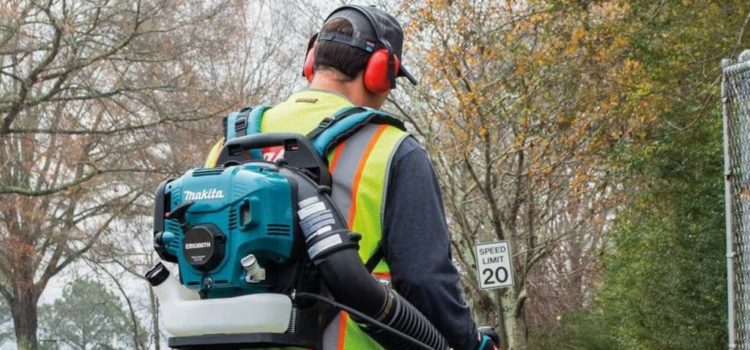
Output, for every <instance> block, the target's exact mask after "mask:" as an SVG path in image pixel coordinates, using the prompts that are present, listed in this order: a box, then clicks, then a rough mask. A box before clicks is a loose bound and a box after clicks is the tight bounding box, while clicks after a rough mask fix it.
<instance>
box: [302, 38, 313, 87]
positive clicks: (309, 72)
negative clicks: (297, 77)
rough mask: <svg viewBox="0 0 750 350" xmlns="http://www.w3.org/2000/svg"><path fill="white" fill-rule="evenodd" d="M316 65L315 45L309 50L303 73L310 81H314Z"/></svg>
mask: <svg viewBox="0 0 750 350" xmlns="http://www.w3.org/2000/svg"><path fill="white" fill-rule="evenodd" d="M314 67H315V45H313V47H312V48H311V49H310V50H309V51H307V56H305V67H304V69H303V70H302V74H303V75H304V76H305V79H307V82H308V83H311V82H312V78H313V73H314V69H313V68H314Z"/></svg>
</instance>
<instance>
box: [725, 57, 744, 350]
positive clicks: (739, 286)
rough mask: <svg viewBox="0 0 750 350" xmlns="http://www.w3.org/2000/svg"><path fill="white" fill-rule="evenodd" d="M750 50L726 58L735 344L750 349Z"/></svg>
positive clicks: (732, 334) (730, 276) (732, 332)
mask: <svg viewBox="0 0 750 350" xmlns="http://www.w3.org/2000/svg"><path fill="white" fill-rule="evenodd" d="M744 57H747V58H750V51H746V52H745V53H743V54H742V55H740V60H738V61H739V62H737V63H735V62H733V61H732V60H724V61H723V62H722V68H723V79H722V86H721V93H722V101H723V105H724V106H723V107H724V164H725V166H724V169H725V175H726V221H727V274H728V275H727V282H728V302H729V305H728V306H729V314H728V321H729V349H747V350H750V59H747V60H743V58H744Z"/></svg>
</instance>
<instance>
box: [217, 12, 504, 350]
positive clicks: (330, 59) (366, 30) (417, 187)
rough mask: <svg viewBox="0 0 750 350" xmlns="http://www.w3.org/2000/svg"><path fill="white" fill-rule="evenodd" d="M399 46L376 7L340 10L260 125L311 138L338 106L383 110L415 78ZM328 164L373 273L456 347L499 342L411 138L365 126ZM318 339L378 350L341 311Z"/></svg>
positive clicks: (276, 152)
mask: <svg viewBox="0 0 750 350" xmlns="http://www.w3.org/2000/svg"><path fill="white" fill-rule="evenodd" d="M402 44H403V32H402V29H401V27H400V25H399V24H398V22H397V21H396V20H395V19H394V18H393V17H392V16H391V15H389V14H387V13H385V12H383V11H381V10H379V9H376V8H374V7H362V6H344V7H341V8H338V9H336V10H335V11H333V12H332V13H331V15H329V16H328V18H327V19H326V22H325V24H324V25H323V27H322V29H321V31H320V33H319V34H317V35H316V36H314V37H313V38H312V39H311V40H310V44H309V47H308V55H307V57H306V62H305V68H304V74H305V76H306V77H307V78H308V80H309V81H310V87H309V89H307V90H305V91H302V92H298V93H295V94H293V95H292V96H291V97H290V98H289V99H288V100H287V101H285V102H282V103H281V104H279V105H277V106H275V107H273V108H271V109H269V110H267V111H266V112H265V113H264V115H263V119H262V122H261V131H262V132H278V131H292V132H297V133H301V134H308V133H309V132H310V131H312V130H314V129H315V128H316V127H318V126H319V125H320V124H321V121H323V120H324V119H325V118H327V117H330V116H331V115H333V114H334V113H335V112H336V111H338V110H340V109H342V108H345V107H350V106H361V107H369V108H373V109H378V108H380V107H382V106H383V104H384V102H385V100H386V98H387V97H388V94H389V93H390V90H391V89H392V88H395V79H396V77H397V76H399V77H406V78H407V79H408V80H409V81H410V82H411V83H412V84H416V80H415V79H414V78H413V77H412V76H411V75H410V74H409V72H408V71H407V70H406V68H405V67H403V65H401V64H400V62H401V58H402V57H401V49H402ZM230 127H231V126H230ZM215 149H216V148H215ZM282 152H283V150H281V149H280V148H268V149H264V150H263V157H264V159H266V160H275V159H277V158H280V157H283V154H282ZM212 161H213V163H215V159H213V160H211V159H209V161H208V162H207V163H208V165H209V166H213V164H212ZM329 167H330V170H331V172H332V174H333V182H334V184H333V194H332V197H333V199H334V201H335V202H336V204H337V206H338V207H339V209H340V210H341V211H342V213H343V214H344V216H345V217H347V218H348V220H347V222H348V224H349V228H350V229H351V230H352V231H354V232H358V233H360V234H361V235H362V240H361V241H360V257H361V258H362V261H363V262H367V265H368V266H369V267H374V271H373V274H374V275H375V276H376V277H378V278H379V279H381V280H383V281H388V280H390V283H392V285H393V287H394V288H395V289H396V291H398V292H399V293H400V294H401V295H402V296H403V297H405V298H406V299H407V300H408V301H409V302H411V303H412V304H413V305H414V306H415V307H417V308H418V309H419V310H420V311H421V312H422V313H423V314H424V315H425V316H426V317H427V319H428V320H430V321H431V322H432V323H433V324H434V325H435V327H436V328H437V329H438V330H439V331H440V332H441V333H442V334H443V336H444V337H445V338H446V340H447V341H448V343H449V345H450V346H451V347H452V348H453V349H456V350H464V349H465V350H474V349H493V348H495V345H494V342H493V341H492V340H491V339H490V338H489V337H488V336H486V335H483V334H481V333H480V332H478V331H477V327H476V325H475V323H474V321H473V320H472V319H471V313H470V310H469V307H468V306H467V305H466V303H465V302H464V301H463V299H462V296H461V291H460V287H459V275H458V272H457V271H456V269H455V267H454V266H453V264H452V263H451V253H450V237H449V233H448V229H447V226H446V222H445V216H444V213H443V204H442V200H441V197H440V190H439V187H438V183H437V179H436V177H435V173H434V171H433V169H432V166H431V164H430V161H429V159H428V157H427V154H426V152H425V151H424V149H423V148H422V147H420V146H419V144H418V143H417V141H416V140H415V139H413V138H412V137H410V136H409V135H408V134H407V133H406V132H404V131H402V130H401V129H399V128H397V127H394V126H390V125H367V126H366V127H364V128H363V129H362V130H360V131H358V132H357V133H356V134H355V135H353V136H351V137H350V138H348V139H347V141H345V142H344V143H343V144H341V145H339V146H338V147H336V149H334V150H333V151H332V152H331V154H330V155H329ZM386 283H388V282H386ZM323 338H324V340H323V341H324V348H325V349H377V348H379V346H378V345H377V343H376V342H375V341H374V340H372V339H371V338H369V337H368V336H367V335H366V334H365V333H364V332H363V331H362V330H360V329H359V327H358V325H357V324H356V323H355V322H354V321H352V320H351V319H350V318H349V317H348V316H347V315H346V314H345V313H341V314H339V315H338V316H337V317H336V319H334V321H333V322H332V323H331V324H329V326H328V327H327V328H326V331H325V334H324V336H323Z"/></svg>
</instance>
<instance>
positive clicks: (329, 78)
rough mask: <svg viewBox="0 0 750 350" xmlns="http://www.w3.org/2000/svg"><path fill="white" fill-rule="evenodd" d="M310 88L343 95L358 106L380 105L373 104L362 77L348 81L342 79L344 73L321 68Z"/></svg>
mask: <svg viewBox="0 0 750 350" xmlns="http://www.w3.org/2000/svg"><path fill="white" fill-rule="evenodd" d="M310 88H311V89H316V90H325V91H329V92H332V93H335V94H339V95H342V96H344V97H346V98H347V99H348V100H349V101H351V102H352V104H354V105H356V106H365V107H372V108H377V107H378V106H373V105H372V104H373V103H372V101H371V98H369V96H368V95H367V91H365V89H364V85H363V83H362V78H357V79H354V80H350V81H346V80H344V79H342V74H341V73H339V72H335V71H331V70H321V71H318V72H315V76H314V77H313V80H312V82H311V83H310Z"/></svg>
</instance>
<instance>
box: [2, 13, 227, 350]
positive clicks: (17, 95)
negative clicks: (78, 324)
mask: <svg viewBox="0 0 750 350" xmlns="http://www.w3.org/2000/svg"><path fill="white" fill-rule="evenodd" d="M2 7H3V8H2V11H0V29H1V30H0V63H1V65H0V162H1V163H2V167H0V196H1V198H0V242H2V246H4V247H9V248H8V249H7V250H6V251H5V252H4V253H3V254H2V255H0V294H1V295H2V296H3V298H4V299H5V300H6V301H7V303H8V305H9V306H10V309H11V314H12V318H13V324H14V330H15V338H16V341H17V344H18V348H19V349H24V350H25V349H36V347H37V341H36V339H37V338H36V329H37V302H38V299H39V296H40V295H41V294H42V292H43V291H44V289H45V288H46V286H47V284H48V282H49V280H50V279H51V278H52V277H53V276H55V275H57V274H59V273H60V272H61V271H63V270H64V269H65V268H66V267H68V266H70V265H71V264H72V263H74V262H75V261H77V259H79V258H80V257H81V256H82V255H84V254H86V253H87V252H89V251H90V250H91V249H92V248H93V247H95V246H96V245H97V244H98V243H99V242H100V241H101V240H103V239H104V238H105V237H107V235H109V234H111V232H112V231H113V228H112V227H111V226H110V224H111V223H113V222H117V220H119V219H122V218H123V217H124V215H125V213H127V209H128V208H130V207H131V206H132V205H134V203H136V202H138V200H139V199H140V198H141V197H144V196H150V192H151V188H152V187H151V185H149V184H148V183H144V181H143V180H144V175H145V174H162V173H164V171H163V170H162V169H163V168H164V154H165V153H172V152H174V154H176V155H177V156H176V157H174V158H173V161H174V162H177V161H179V160H180V159H181V157H180V156H181V155H183V154H184V153H183V152H185V153H187V152H189V151H190V148H191V146H183V147H182V148H180V147H174V146H175V145H174V144H170V143H169V142H154V140H160V139H161V138H163V136H162V135H161V134H160V133H161V132H164V131H166V130H167V129H168V128H167V126H169V128H172V129H174V130H177V131H182V133H183V134H184V133H186V132H185V131H184V130H185V126H186V124H188V123H190V122H191V121H197V120H203V119H207V118H210V117H212V116H215V115H217V114H218V112H219V111H223V110H224V109H225V108H226V106H228V105H231V104H232V103H230V102H228V99H226V98H221V97H219V96H214V95H212V94H210V93H207V91H215V90H213V89H212V88H208V87H207V85H206V84H205V82H206V81H207V80H206V79H203V78H204V75H203V73H202V72H201V71H195V70H194V68H195V66H196V65H197V64H198V63H196V62H200V63H204V62H207V61H210V60H209V59H208V58H209V57H210V55H209V54H213V53H216V52H221V51H220V50H219V47H217V46H212V45H218V44H217V43H216V41H215V40H213V38H212V37H209V36H208V34H205V33H209V34H215V32H212V31H206V32H205V33H204V32H202V31H201V30H200V29H202V28H203V26H205V25H208V24H209V23H211V21H217V23H219V24H221V23H225V22H221V21H219V20H218V19H217V14H219V13H221V11H222V10H223V9H224V8H225V4H224V3H222V2H217V3H216V4H212V5H204V4H196V5H191V4H185V3H181V2H164V1H138V2H135V3H125V2H116V3H113V2H109V1H90V2H67V1H55V0H52V1H45V2H34V1H21V2H5V3H3V4H2ZM215 28H217V30H220V28H221V26H218V25H217V26H215ZM191 62H192V63H195V64H191ZM161 126H165V129H161V128H160V127H161ZM174 134H179V133H178V132H175V133H174ZM206 143H208V142H206ZM200 146H201V145H192V147H194V148H196V149H197V148H198V147H200ZM182 158H184V157H182ZM146 186H147V187H149V189H148V190H144V187H146Z"/></svg>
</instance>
